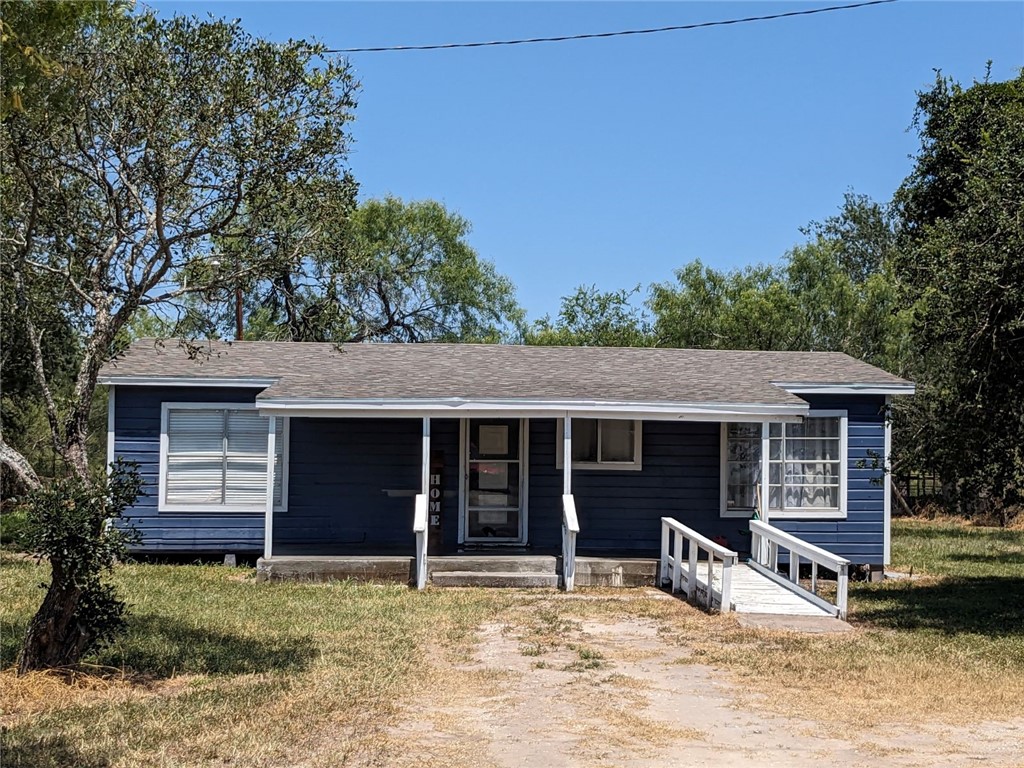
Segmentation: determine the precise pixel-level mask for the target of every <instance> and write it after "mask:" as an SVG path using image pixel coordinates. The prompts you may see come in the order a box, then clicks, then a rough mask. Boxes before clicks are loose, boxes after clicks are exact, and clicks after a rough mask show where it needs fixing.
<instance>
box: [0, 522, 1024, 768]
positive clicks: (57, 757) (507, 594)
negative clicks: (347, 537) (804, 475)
mask: <svg viewBox="0 0 1024 768" xmlns="http://www.w3.org/2000/svg"><path fill="white" fill-rule="evenodd" d="M894 559H895V560H896V564H895V567H897V568H900V569H902V570H906V571H909V570H910V569H911V567H912V568H913V571H914V573H915V575H916V576H919V577H920V578H915V579H914V580H907V581H894V582H887V583H884V584H879V585H870V584H856V585H854V588H853V591H852V593H851V620H852V621H853V623H854V624H855V625H856V626H857V631H855V632H851V633H846V634H842V635H813V636H809V635H798V634H795V633H786V632H769V631H764V630H753V629H744V628H741V627H740V626H739V625H738V624H737V623H736V622H735V621H734V620H733V619H732V618H731V617H728V616H708V615H705V614H703V613H701V612H700V611H697V610H695V609H694V608H692V607H690V606H688V605H686V604H684V603H681V602H680V601H678V600H675V599H667V598H666V597H665V596H664V595H662V594H660V593H654V592H645V591H641V590H604V591H602V590H585V591H581V592H579V593H576V594H574V595H564V594H562V593H557V592H548V591H543V592H515V591H498V590H429V591H428V592H427V593H425V594H418V593H416V592H414V591H411V590H408V589H405V588H402V587H397V586H376V585H357V584H348V583H345V584H329V585H314V584H263V583H256V582H255V580H254V579H253V578H252V574H251V572H249V571H246V570H244V569H235V570H230V569H225V568H221V567H211V566H159V565H125V566H122V567H120V568H119V569H118V571H117V574H116V579H117V582H118V584H119V586H120V587H121V589H122V590H123V592H124V594H125V595H126V596H127V597H128V599H129V601H130V603H131V604H132V611H133V613H132V619H131V625H130V629H129V632H128V633H127V634H126V635H125V636H124V637H123V638H121V639H120V640H119V641H118V642H117V643H116V644H115V645H113V646H111V647H109V648H107V649H105V650H104V651H103V652H102V653H100V654H99V655H98V656H97V657H96V658H94V659H91V660H90V661H91V665H90V666H87V667H85V668H83V669H82V670H80V671H79V672H77V673H76V674H75V675H74V676H73V677H72V678H70V679H61V678H57V677H54V676H52V675H44V674H35V675H30V676H28V677H26V678H22V679H18V678H16V677H15V676H14V675H13V673H12V672H11V670H10V666H11V665H12V664H13V662H14V655H15V653H16V649H17V644H18V642H19V640H20V636H21V634H22V632H23V631H24V627H25V624H26V622H27V620H28V618H29V617H30V615H31V612H32V610H33V609H34V607H35V605H36V604H37V602H38V600H39V599H40V595H41V592H40V590H39V589H38V588H37V586H36V585H37V584H38V583H39V582H40V581H41V580H43V579H44V578H45V569H44V567H41V566H38V565H36V564H34V563H32V562H31V561H25V560H23V559H17V558H14V557H11V556H9V555H7V556H3V559H2V560H0V653H2V657H0V660H2V666H3V667H4V668H5V671H3V672H0V727H2V737H0V738H2V743H0V747H2V758H0V759H2V763H3V765H4V766H5V768H8V767H9V766H67V765H75V766H83V767H85V768H88V767H89V766H94V767H97V768H98V767H99V766H186V765H210V764H222V765H233V766H280V765H303V766H328V765H402V764H405V763H406V762H408V763H409V764H411V763H412V762H416V758H417V756H416V755H413V754H409V752H408V749H409V747H408V745H407V744H406V743H405V741H404V740H403V739H402V738H401V737H400V736H399V735H396V728H398V731H397V734H400V733H401V727H402V726H403V724H404V720H405V718H407V717H408V712H409V711H410V710H409V707H410V704H415V702H416V701H420V700H425V699H429V700H430V701H432V702H435V703H438V702H439V705H438V711H437V713H436V720H437V722H435V723H433V725H432V726H431V727H432V728H433V729H434V730H437V731H440V732H445V731H446V729H447V730H449V731H451V732H453V733H454V732H455V731H456V730H458V728H459V727H461V725H460V723H462V722H463V718H461V717H460V716H457V715H453V714H452V711H455V712H458V706H459V705H460V702H462V701H465V700H468V699H469V698H472V697H473V696H477V697H478V696H480V695H482V694H481V692H483V693H484V694H486V693H487V692H489V691H493V692H494V693H493V695H494V701H493V702H491V706H492V708H493V709H494V710H495V711H498V712H500V711H501V708H502V707H503V706H511V703H510V700H508V699H507V695H506V694H502V693H501V692H502V691H503V690H504V688H503V686H505V685H506V684H507V682H508V681H509V680H510V679H511V678H512V677H514V676H515V675H517V674H520V673H518V672H514V671H511V670H505V669H502V668H501V667H500V665H495V664H493V663H492V664H491V665H489V666H487V665H485V666H480V665H479V664H477V663H476V662H474V658H475V656H474V654H475V653H476V649H477V647H478V641H479V639H480V635H479V632H480V631H482V630H481V629H480V628H485V629H486V628H487V627H492V628H493V627H500V628H501V632H502V637H503V638H504V640H503V642H506V644H507V647H508V648H510V649H511V653H513V654H514V655H515V656H516V657H517V659H521V660H522V663H523V664H525V665H526V668H532V669H535V670H551V671H552V673H553V674H557V675H560V676H561V678H560V679H562V678H564V679H566V680H571V681H576V682H577V683H578V687H577V688H575V689H574V690H575V691H576V692H578V694H579V695H580V696H584V697H586V696H587V695H588V691H590V689H589V688H588V687H587V686H598V687H599V690H600V692H601V700H600V704H599V706H597V707H595V708H594V713H595V718H596V719H594V720H593V721H590V722H588V723H584V724H582V725H578V727H579V728H582V729H583V731H584V733H582V736H584V737H586V739H587V740H588V741H589V742H594V740H595V739H597V740H598V743H601V740H602V739H603V740H606V741H607V742H608V744H609V745H610V746H609V748H612V747H614V745H615V744H619V745H620V747H621V748H623V749H625V748H627V747H628V745H630V744H632V743H634V742H633V741H632V740H633V739H635V737H636V734H637V733H638V732H639V733H644V734H647V739H648V740H650V741H651V742H652V743H654V744H655V745H656V744H657V742H658V741H659V740H661V741H666V740H677V741H678V740H692V741H693V742H695V743H699V742H702V741H703V740H705V739H706V738H707V734H705V733H703V732H702V731H700V730H699V729H690V730H689V731H687V729H686V728H685V727H680V726H671V725H665V724H664V723H661V722H656V721H652V720H651V719H650V718H648V717H646V716H645V715H644V712H643V708H642V707H641V706H640V704H639V703H640V702H641V701H642V698H643V697H644V696H645V695H647V693H648V691H647V690H646V689H647V688H648V687H649V683H645V682H644V681H643V680H642V679H639V678H637V677H636V676H631V675H624V674H621V673H619V672H617V667H616V664H619V665H622V664H626V663H630V664H640V665H642V664H644V663H645V659H646V658H648V657H649V656H652V655H655V654H657V653H661V651H658V650H652V648H653V646H651V647H647V646H643V645H640V644H637V645H635V646H634V645H631V644H630V643H628V642H625V643H618V644H616V643H615V642H614V637H613V636H605V635H594V633H593V632H590V631H589V630H588V627H592V626H598V625H601V626H608V625H613V626H614V625H616V624H621V623H623V622H626V623H627V624H628V623H630V622H632V623H633V624H634V625H643V626H645V627H651V628H652V629H651V631H652V632H653V633H655V635H656V638H657V640H658V642H659V643H661V644H662V645H664V646H665V647H668V648H671V649H674V650H672V654H673V655H672V658H673V659H674V661H673V662H672V663H674V664H681V665H700V666H702V667H704V666H706V667H710V668H713V669H714V670H717V672H716V673H715V674H718V675H720V676H721V677H722V679H723V680H728V681H732V682H733V683H735V684H736V685H735V690H736V691H737V692H738V693H737V694H736V695H737V697H738V699H742V701H739V702H738V703H739V704H742V705H743V706H745V707H753V708H757V709H760V710H762V711H765V712H766V713H773V712H774V713H778V714H780V715H788V716H800V717H802V718H810V719H811V720H813V721H814V722H817V723H819V724H826V725H827V727H828V728H829V729H831V731H832V732H833V733H835V734H838V735H843V736H846V737H849V736H850V735H851V734H856V733H858V732H860V731H862V730H864V729H871V728H873V727H875V726H878V725H880V724H883V723H884V724H888V725H892V724H900V723H907V724H911V723H921V722H933V723H957V724H958V725H959V726H961V727H963V726H966V725H970V724H971V723H972V722H979V723H980V722H983V721H991V720H999V719H1009V718H1013V717H1020V712H1021V710H1020V702H1021V701H1022V700H1024V532H1022V531H999V530H995V529H978V528H970V527H965V526H961V525H959V524H953V523H945V524H936V523H914V522H904V523H898V524H897V526H896V534H895V537H894ZM623 626H625V624H623ZM594 637H599V638H603V639H601V641H600V643H597V642H596V641H595V640H593V638H594ZM502 647H505V646H502ZM503 696H505V698H503ZM446 707H450V708H454V709H453V710H451V709H446ZM573 727H577V726H572V725H571V724H565V725H564V728H565V729H566V731H567V735H566V737H567V738H568V737H570V736H572V737H574V738H575V737H578V736H580V735H581V734H575V736H574V735H573V734H572V733H571V731H572V728H573ZM587 729H590V730H587ZM622 745H626V746H622ZM445 749H446V750H447V752H446V753H445V754H447V757H446V758H445V759H443V760H439V762H438V764H444V763H445V762H447V763H449V764H452V765H456V764H462V763H465V764H467V765H468V764H473V761H474V760H476V759H478V758H479V756H478V755H475V753H474V752H473V750H472V749H469V748H467V747H466V746H465V744H463V743H461V742H459V741H458V740H456V739H452V740H451V741H450V743H448V744H447V746H446V747H445ZM874 749H876V750H879V749H881V750H882V751H886V748H883V747H880V746H876V747H874ZM889 749H890V750H891V749H892V748H889ZM897 751H898V750H897ZM428 762H429V761H428Z"/></svg>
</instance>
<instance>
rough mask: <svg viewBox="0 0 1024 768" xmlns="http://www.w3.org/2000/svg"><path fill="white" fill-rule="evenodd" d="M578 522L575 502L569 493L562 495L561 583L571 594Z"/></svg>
mask: <svg viewBox="0 0 1024 768" xmlns="http://www.w3.org/2000/svg"><path fill="white" fill-rule="evenodd" d="M579 532H580V521H579V518H578V517H577V515H576V500H575V499H574V498H573V496H572V494H571V493H566V494H563V495H562V583H563V584H564V586H565V591H566V592H572V590H573V587H574V586H575V582H576V534H578V533H579Z"/></svg>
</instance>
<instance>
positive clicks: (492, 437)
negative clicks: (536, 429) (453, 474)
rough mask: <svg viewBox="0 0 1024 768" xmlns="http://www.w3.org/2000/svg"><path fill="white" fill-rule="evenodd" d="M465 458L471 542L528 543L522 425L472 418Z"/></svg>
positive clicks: (467, 527)
mask: <svg viewBox="0 0 1024 768" xmlns="http://www.w3.org/2000/svg"><path fill="white" fill-rule="evenodd" d="M464 454H465V457H466V466H465V482H466V488H465V499H466V509H465V515H466V517H465V539H466V541H469V542H481V543H485V542H489V543H495V544H497V543H508V544H519V543H522V542H523V541H525V536H524V533H525V531H524V529H523V473H522V463H523V461H522V458H523V425H522V421H521V420H520V419H469V421H468V424H467V427H466V446H465V451H464Z"/></svg>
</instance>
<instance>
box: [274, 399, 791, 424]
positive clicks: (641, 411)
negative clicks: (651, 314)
mask: <svg viewBox="0 0 1024 768" xmlns="http://www.w3.org/2000/svg"><path fill="white" fill-rule="evenodd" d="M256 407H257V408H259V409H260V411H261V412H263V413H268V414H270V413H275V414H280V415H286V414H287V415H291V416H344V417H360V416H363V417H373V416H388V417H394V418H402V417H409V418H413V417H416V418H420V417H423V416H430V417H435V418H460V417H464V416H474V417H484V416H487V417H501V416H518V417H520V418H545V417H547V418H552V417H565V416H568V417H569V418H588V417H589V418H593V417H594V416H597V415H602V416H605V417H607V418H620V419H627V418H630V419H641V420H643V419H647V420H651V419H663V420H689V421H722V420H736V419H742V420H744V421H795V420H798V419H799V418H801V417H803V416H806V415H807V413H808V411H809V407H808V406H807V405H806V404H802V403H801V404H796V403H794V404H788V403H787V404H764V403H630V402H597V401H578V400H572V401H566V400H469V399H463V398H445V399H409V400H397V399H396V400H384V399H379V400H308V399H285V398H280V399H270V398H266V399H257V401H256Z"/></svg>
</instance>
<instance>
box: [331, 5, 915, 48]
mask: <svg viewBox="0 0 1024 768" xmlns="http://www.w3.org/2000/svg"><path fill="white" fill-rule="evenodd" d="M895 2H897V0H866V2H862V3H853V4H851V5H830V6H828V7H826V8H811V9H808V10H806V11H787V12H786V13H773V14H770V15H768V16H747V17H745V18H742V19H724V20H721V21H702V22H699V23H697V24H679V25H675V26H671V27H655V28H652V29H626V30H622V31H619V32H594V33H591V34H584V35H562V36H560V37H529V38H524V39H520V40H490V41H487V42H478V43H439V44H435V45H392V46H379V47H374V48H327V49H326V50H325V51H324V53H381V52H383V51H438V50H447V49H451V48H486V47H489V46H495V45H526V44H528V43H561V42H565V41H567V40H594V39H598V38H605V37H625V36H626V35H652V34H654V33H656V32H679V31H682V30H687V29H703V28H705V27H725V26H729V25H731V24H748V23H750V22H752V21H771V20H772V19H788V18H792V17H793V16H812V15H814V14H816V13H829V12H831V11H849V10H853V9H854V8H865V7H867V6H869V5H886V4H888V3H895Z"/></svg>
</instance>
